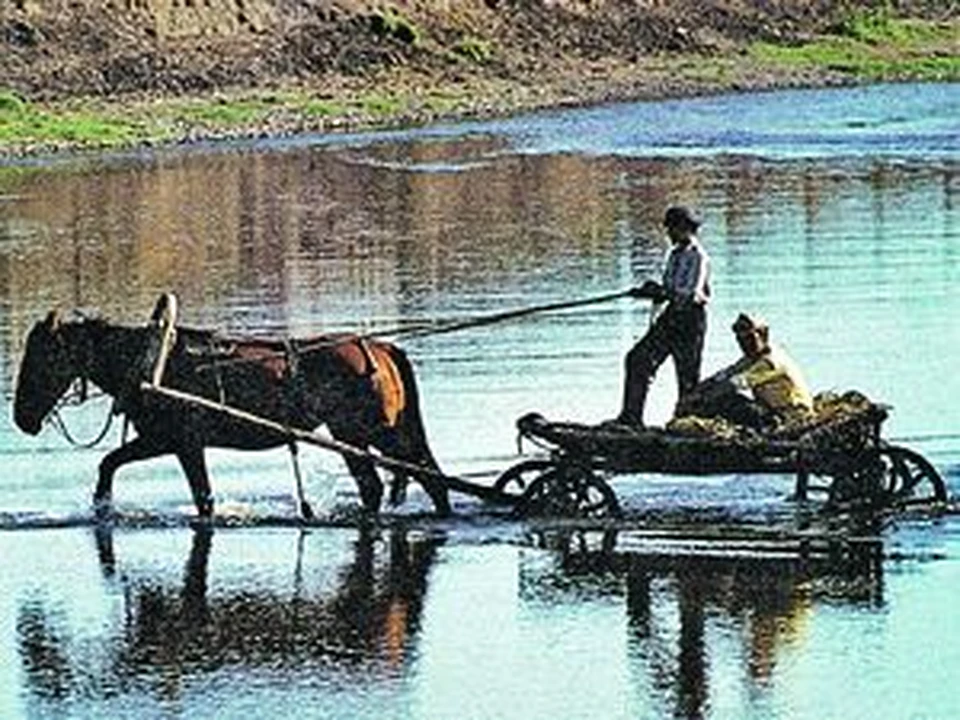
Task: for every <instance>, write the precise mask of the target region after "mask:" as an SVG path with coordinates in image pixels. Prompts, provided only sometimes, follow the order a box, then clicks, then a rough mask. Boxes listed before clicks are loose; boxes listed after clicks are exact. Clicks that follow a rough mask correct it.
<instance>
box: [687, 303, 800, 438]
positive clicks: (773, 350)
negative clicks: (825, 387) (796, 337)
mask: <svg viewBox="0 0 960 720" xmlns="http://www.w3.org/2000/svg"><path fill="white" fill-rule="evenodd" d="M733 333H734V335H735V336H736V338H737V344H738V345H739V346H740V350H741V351H742V352H743V357H741V358H740V359H739V360H737V361H736V362H735V363H734V364H733V365H731V366H729V367H727V368H725V369H723V370H721V371H720V372H718V373H716V374H715V375H712V376H711V377H709V378H707V379H706V380H704V381H703V382H702V383H700V384H699V385H697V387H696V388H695V389H694V390H693V391H692V392H690V393H688V394H687V395H686V396H685V397H684V398H682V399H681V401H680V403H679V404H678V406H677V415H678V416H684V415H697V416H699V417H722V418H725V419H727V420H730V421H731V422H734V423H737V424H738V425H746V426H748V427H753V428H756V429H765V428H770V427H775V426H776V425H778V424H779V423H782V422H789V421H792V420H799V419H804V418H806V417H808V416H809V415H810V413H811V412H812V411H813V398H812V397H811V395H810V391H809V390H808V389H807V384H806V381H805V380H804V379H803V375H802V373H801V372H800V369H799V368H798V367H797V364H796V363H795V362H794V361H793V360H792V359H791V358H790V356H789V355H787V353H786V352H785V351H784V350H783V348H781V347H778V346H776V345H773V344H772V343H771V342H770V329H769V327H768V326H767V324H766V323H765V322H764V321H763V320H762V319H760V318H758V317H756V316H751V315H747V314H744V313H741V314H740V316H739V317H737V319H736V322H734V323H733Z"/></svg>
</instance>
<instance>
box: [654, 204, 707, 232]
mask: <svg viewBox="0 0 960 720" xmlns="http://www.w3.org/2000/svg"><path fill="white" fill-rule="evenodd" d="M663 225H664V227H668V228H669V227H678V226H679V227H687V228H690V229H691V230H696V229H697V228H698V227H700V219H699V218H698V217H697V216H696V215H694V214H693V211H692V210H691V209H690V208H688V207H685V206H683V205H674V206H673V207H670V208H667V212H666V213H665V214H664V216H663Z"/></svg>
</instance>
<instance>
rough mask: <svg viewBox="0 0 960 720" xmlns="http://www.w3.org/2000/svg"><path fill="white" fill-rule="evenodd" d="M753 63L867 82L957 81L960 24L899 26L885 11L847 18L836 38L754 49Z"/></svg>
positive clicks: (906, 23) (902, 23)
mask: <svg viewBox="0 0 960 720" xmlns="http://www.w3.org/2000/svg"><path fill="white" fill-rule="evenodd" d="M750 56H751V58H753V60H754V61H756V62H758V63H761V64H765V65H773V66H777V65H780V66H788V67H796V68H809V69H818V68H821V69H827V70H832V71H834V72H840V73H844V74H847V75H849V76H851V77H853V78H856V79H861V80H869V81H879V80H905V79H915V80H920V81H940V82H947V81H956V80H960V20H953V21H951V22H944V23H932V22H924V21H919V20H897V19H894V18H891V17H889V16H888V15H887V14H886V13H885V12H883V11H879V10H878V11H861V12H857V13H854V14H851V15H850V16H848V18H847V19H846V20H845V21H844V22H842V23H840V25H839V26H838V27H837V28H836V31H835V33H834V34H831V35H826V36H823V37H821V38H819V39H817V40H815V41H813V42H808V43H803V44H801V45H775V44H772V43H755V44H754V45H752V46H751V47H750Z"/></svg>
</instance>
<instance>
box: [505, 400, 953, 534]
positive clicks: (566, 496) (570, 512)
mask: <svg viewBox="0 0 960 720" xmlns="http://www.w3.org/2000/svg"><path fill="white" fill-rule="evenodd" d="M886 417H887V411H886V408H884V407H883V406H881V405H877V404H874V403H872V402H870V401H869V400H867V399H866V398H865V397H863V396H862V395H860V394H858V393H855V392H851V393H847V394H845V395H843V396H841V397H834V396H820V397H818V399H817V411H816V414H815V417H814V418H813V419H811V420H809V421H807V422H805V423H803V424H801V425H795V426H793V427H787V428H783V429H780V430H778V431H777V432H772V433H766V434H759V433H756V432H753V431H748V430H746V429H744V428H738V427H736V426H729V425H726V426H724V425H720V424H713V425H711V423H709V422H698V421H695V420H690V421H686V422H680V423H676V424H675V425H671V426H670V427H669V429H662V428H644V429H632V428H627V427H623V426H617V425H599V426H589V425H582V424H578V423H568V422H551V421H548V420H546V419H545V418H544V417H543V416H541V415H538V414H529V415H525V416H523V417H521V418H520V419H519V420H518V421H517V427H518V430H519V432H520V435H521V437H524V438H527V439H528V440H531V441H533V442H536V443H538V444H540V445H543V446H545V447H546V448H548V449H549V451H550V454H549V457H547V458H543V459H531V460H525V461H523V462H520V463H518V464H517V465H514V466H513V467H511V468H509V469H508V470H507V471H506V472H504V473H503V474H502V475H500V477H499V478H498V479H497V481H496V483H495V484H494V489H495V490H496V491H498V492H500V493H506V494H509V495H513V494H514V493H515V492H517V491H518V488H519V491H520V492H522V494H521V495H519V498H518V500H517V509H518V511H519V512H521V513H522V514H527V515H531V514H534V515H543V514H546V515H567V516H581V515H588V516H600V517H603V516H608V515H609V516H613V515H617V514H618V513H619V503H618V501H617V496H616V493H615V492H614V491H613V489H612V488H611V487H610V485H609V484H608V483H607V481H606V480H605V479H604V476H607V475H611V474H616V473H640V472H656V473H673V474H690V475H706V474H718V473H736V474H740V473H790V474H793V475H796V477H797V483H796V495H797V498H798V499H806V498H807V496H808V494H809V493H810V492H812V491H822V492H825V493H826V498H827V501H828V502H829V503H834V504H846V503H857V504H868V505H870V506H875V507H882V506H888V505H903V504H908V503H915V502H930V501H943V500H946V487H945V485H944V482H943V479H942V478H941V477H940V475H939V473H938V472H937V470H936V469H935V468H934V467H933V466H932V465H931V464H930V463H929V462H928V461H927V460H926V459H925V458H923V457H922V456H921V455H919V454H918V453H916V452H914V451H912V450H909V449H907V448H904V447H900V446H897V445H892V444H890V443H889V442H887V441H885V440H883V439H882V438H881V437H880V426H881V424H882V423H883V421H884V420H885V419H886ZM718 425H719V426H718ZM818 477H819V478H823V479H824V480H826V481H827V482H826V484H824V485H819V484H814V483H812V482H811V478H818Z"/></svg>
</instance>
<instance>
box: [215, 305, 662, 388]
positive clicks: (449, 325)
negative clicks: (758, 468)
mask: <svg viewBox="0 0 960 720" xmlns="http://www.w3.org/2000/svg"><path fill="white" fill-rule="evenodd" d="M625 297H634V298H642V297H645V296H644V295H642V294H640V292H639V289H638V288H630V289H629V290H621V291H620V292H615V293H609V294H607V295H599V296H596V297H590V298H583V299H580V300H566V301H563V302H555V303H549V304H547V305H535V306H532V307H526V308H518V309H516V310H506V311H504V312H499V313H492V314H490V315H479V316H477V317H473V318H468V319H466V320H450V321H447V322H434V323H428V324H417V325H413V326H410V325H406V326H403V327H399V328H388V329H385V330H379V331H375V332H370V333H364V334H356V335H349V334H348V335H345V336H342V337H340V338H337V339H330V340H316V341H313V342H309V343H306V344H304V345H299V346H298V347H297V354H298V355H301V356H303V355H308V354H310V353H311V352H319V351H321V350H324V349H326V348H330V347H334V346H336V345H339V344H340V343H342V342H344V341H345V340H349V339H353V340H355V341H357V342H359V343H361V346H362V343H363V341H364V340H375V339H377V338H401V337H410V338H421V337H429V336H432V335H443V334H444V333H449V332H458V331H460V330H469V329H471V328H476V327H483V326H484V325H493V324H495V323H499V322H504V321H507V320H515V319H517V318H521V317H525V316H527V315H533V314H535V313H541V312H549V311H553V310H566V309H568V308H574V307H581V306H583V305H593V304H596V303H602V302H609V301H610V300H619V299H621V298H625ZM287 342H288V343H289V340H288V341H287ZM287 356H288V353H287V352H286V351H285V350H277V351H268V352H264V353H263V355H262V356H261V357H257V358H225V359H222V360H216V361H214V362H210V363H206V364H204V365H199V366H197V368H196V371H197V372H202V371H208V370H211V369H214V368H217V367H222V366H227V365H234V364H238V365H239V364H245V363H253V362H261V361H262V360H263V359H264V358H266V357H287Z"/></svg>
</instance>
